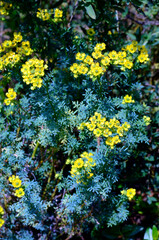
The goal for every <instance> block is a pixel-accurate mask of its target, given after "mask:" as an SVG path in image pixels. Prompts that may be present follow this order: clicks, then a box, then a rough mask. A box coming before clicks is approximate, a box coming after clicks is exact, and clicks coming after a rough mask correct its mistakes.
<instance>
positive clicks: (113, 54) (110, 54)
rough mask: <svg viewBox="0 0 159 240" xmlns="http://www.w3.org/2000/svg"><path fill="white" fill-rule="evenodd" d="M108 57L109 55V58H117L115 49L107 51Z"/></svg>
mask: <svg viewBox="0 0 159 240" xmlns="http://www.w3.org/2000/svg"><path fill="white" fill-rule="evenodd" d="M108 55H109V57H110V59H112V60H115V59H117V58H118V54H117V52H116V51H114V50H113V51H112V52H109V54H108Z"/></svg>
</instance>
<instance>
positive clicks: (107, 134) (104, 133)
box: [103, 128, 112, 137]
mask: <svg viewBox="0 0 159 240" xmlns="http://www.w3.org/2000/svg"><path fill="white" fill-rule="evenodd" d="M110 135H112V132H111V131H109V129H108V128H106V129H105V130H104V131H103V136H104V137H109V136H110Z"/></svg>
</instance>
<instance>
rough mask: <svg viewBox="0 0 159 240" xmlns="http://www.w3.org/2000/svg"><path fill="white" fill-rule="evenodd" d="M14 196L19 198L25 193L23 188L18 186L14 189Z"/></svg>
mask: <svg viewBox="0 0 159 240" xmlns="http://www.w3.org/2000/svg"><path fill="white" fill-rule="evenodd" d="M14 195H15V196H16V197H18V198H21V197H23V196H24V195H25V192H24V190H23V188H18V189H16V190H15V194H14Z"/></svg>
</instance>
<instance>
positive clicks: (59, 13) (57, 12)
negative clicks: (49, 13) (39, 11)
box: [54, 8, 63, 18]
mask: <svg viewBox="0 0 159 240" xmlns="http://www.w3.org/2000/svg"><path fill="white" fill-rule="evenodd" d="M62 15H63V11H62V10H60V9H58V8H56V9H55V15H54V17H55V18H62Z"/></svg>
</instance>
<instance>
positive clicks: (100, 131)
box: [78, 112, 130, 149]
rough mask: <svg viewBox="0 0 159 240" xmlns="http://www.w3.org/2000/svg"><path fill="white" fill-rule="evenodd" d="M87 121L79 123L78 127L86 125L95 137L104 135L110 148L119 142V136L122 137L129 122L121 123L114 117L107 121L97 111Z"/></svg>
mask: <svg viewBox="0 0 159 240" xmlns="http://www.w3.org/2000/svg"><path fill="white" fill-rule="evenodd" d="M89 121H90V122H86V123H84V122H83V123H81V125H80V126H79V127H78V129H79V130H83V129H84V127H87V128H88V130H89V131H92V132H93V134H94V135H95V136H96V137H102V136H103V137H105V138H106V140H105V143H106V145H108V146H110V147H111V149H113V148H114V146H115V145H116V144H118V143H120V142H121V140H120V138H119V137H123V135H124V131H126V132H127V131H128V130H129V128H130V124H128V123H127V122H124V123H123V124H122V125H121V123H120V122H119V120H117V119H115V118H113V119H110V120H109V121H107V120H106V118H105V117H102V115H101V114H100V113H97V112H95V114H94V116H93V117H90V119H89Z"/></svg>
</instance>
